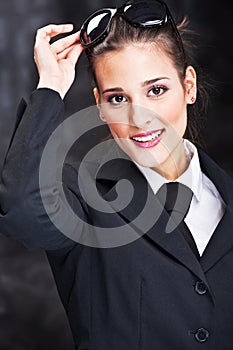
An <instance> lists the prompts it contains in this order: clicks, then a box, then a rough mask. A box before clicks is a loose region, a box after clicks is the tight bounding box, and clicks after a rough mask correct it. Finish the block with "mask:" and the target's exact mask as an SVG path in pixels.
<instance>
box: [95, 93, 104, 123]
mask: <svg viewBox="0 0 233 350" xmlns="http://www.w3.org/2000/svg"><path fill="white" fill-rule="evenodd" d="M93 94H94V97H95V103H96V105H97V107H98V109H99V113H100V119H101V120H103V121H104V122H105V117H104V115H103V114H102V111H101V106H100V95H99V91H98V89H97V88H96V87H95V88H94V89H93Z"/></svg>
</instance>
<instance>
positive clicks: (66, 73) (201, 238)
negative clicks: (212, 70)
mask: <svg viewBox="0 0 233 350" xmlns="http://www.w3.org/2000/svg"><path fill="white" fill-rule="evenodd" d="M71 30H72V26H71V25H49V26H47V27H44V28H42V29H40V30H39V31H38V33H37V38H36V44H35V60H36V64H37V67H38V71H39V75H40V80H39V84H38V89H37V90H36V91H34V92H33V94H32V97H31V100H30V102H29V104H28V106H27V107H26V106H25V105H24V104H22V105H21V107H20V110H19V122H18V125H17V128H16V131H15V134H14V137H13V139H12V142H11V146H10V149H9V152H8V155H7V158H6V162H5V167H4V171H3V175H2V184H1V214H2V215H1V225H2V231H4V232H5V233H6V234H7V235H9V236H11V237H14V238H15V239H17V240H19V241H20V242H22V243H23V244H24V245H26V246H27V247H29V248H34V247H43V248H44V249H45V250H46V252H47V256H48V259H49V262H50V265H51V268H52V270H53V273H54V277H55V280H56V283H57V288H58V291H59V294H60V297H61V300H62V302H63V305H64V307H65V310H66V312H67V315H68V318H69V321H70V325H71V329H72V332H73V336H74V341H75V346H76V349H95V350H98V349H101V350H103V349H127V350H128V349H146V350H148V349H154V348H156V349H166V350H167V349H173V350H174V349H179V350H180V349H199V348H200V347H205V349H211V350H213V349H216V350H217V349H219V350H220V349H224V350H228V349H229V350H230V349H232V346H233V335H232V326H233V313H232V307H231V305H232V301H233V293H232V292H233V278H232V267H233V250H232V246H233V235H232V224H233V215H232V209H233V203H232V198H233V196H232V188H233V187H232V180H231V179H230V178H229V177H228V176H227V175H226V174H225V173H224V172H223V171H222V170H221V169H220V168H219V167H218V166H217V165H216V164H215V163H214V162H213V161H212V160H210V159H209V158H208V156H207V155H205V154H204V153H203V152H202V151H201V150H199V149H198V150H197V149H196V147H195V146H194V144H193V143H192V142H190V141H187V140H186V139H185V140H184V138H185V137H188V138H189V139H190V140H191V141H195V129H194V125H193V122H194V120H193V119H192V118H194V117H193V116H192V110H191V108H192V107H194V105H196V103H195V102H196V99H197V98H198V99H200V98H201V94H200V91H201V88H200V87H198V86H197V77H196V71H195V69H194V67H193V66H192V65H191V64H190V59H189V57H188V55H187V51H186V49H185V48H184V46H183V43H182V39H181V36H180V33H179V32H178V30H177V28H176V26H175V24H174V21H173V19H172V17H171V14H170V12H169V10H168V8H167V6H166V5H165V4H164V3H163V2H162V1H143V2H141V1H137V2H133V3H127V4H125V5H123V6H122V7H121V8H120V9H117V10H115V9H110V10H100V11H99V12H97V13H95V14H94V15H92V16H91V17H90V18H89V19H88V20H87V21H85V23H84V25H83V26H82V28H81V33H76V34H72V35H70V36H67V37H65V38H63V39H60V40H58V41H55V42H54V43H53V44H51V45H50V39H51V38H52V37H54V36H55V35H57V34H62V33H67V32H69V31H71ZM180 30H181V31H182V27H181V28H180ZM84 49H85V50H86V53H87V56H88V59H89V62H90V65H91V69H92V73H93V77H94V81H95V88H94V96H95V99H96V104H97V106H98V108H99V115H100V118H101V119H102V120H103V122H105V123H106V124H107V125H108V128H109V130H110V132H111V135H112V138H113V139H112V140H111V139H109V138H108V139H106V138H105V139H103V138H101V139H100V140H99V143H98V147H97V146H96V142H95V141H93V139H94V138H95V137H94V135H96V130H97V129H98V127H97V129H96V125H97V124H94V126H93V130H88V132H87V133H85V135H84V139H83V140H85V142H86V141H87V143H88V147H89V149H88V152H89V151H90V149H91V148H92V147H93V148H95V147H97V149H98V152H99V150H101V152H100V153H101V154H102V155H101V157H100V155H99V154H100V153H98V152H97V153H95V152H94V156H93V155H92V156H90V157H89V158H88V157H87V158H86V153H85V152H84V151H83V149H82V147H81V146H80V145H79V144H78V146H77V147H74V149H73V151H74V152H71V155H67V154H66V152H65V154H64V157H66V160H65V165H64V169H63V172H62V180H63V186H62V188H61V187H60V184H59V181H58V179H57V177H56V174H55V176H54V174H53V173H52V170H51V169H52V168H54V167H55V168H56V160H57V159H58V158H59V156H60V153H59V152H61V146H60V145H61V142H62V141H61V138H62V137H61V138H57V137H55V142H53V143H52V152H51V153H49V156H50V157H49V158H47V162H46V161H45V162H44V159H46V152H47V150H50V151H51V148H49V147H47V145H48V144H49V145H50V146H51V144H50V143H49V142H50V141H49V140H50V139H51V137H50V136H51V134H52V133H53V132H54V130H55V134H56V131H57V130H59V132H60V129H59V128H60V123H61V122H62V121H63V102H62V99H63V97H64V96H65V94H66V93H67V91H68V90H69V88H70V86H71V84H72V82H73V79H74V75H75V64H76V62H77V60H78V58H79V56H80V54H81V53H82V51H83V50H84ZM198 89H200V90H198ZM198 92H199V94H198ZM188 107H189V108H188ZM187 110H188V112H189V113H187ZM82 121H83V120H81V122H82ZM80 124H82V123H80ZM65 125H66V124H65ZM80 127H81V125H80ZM61 130H62V132H64V130H66V129H61ZM58 135H60V136H63V135H64V134H61V133H60V134H59V133H58ZM82 136H83V135H82ZM53 141H54V140H53ZM44 149H45V151H44ZM43 151H44V152H43ZM88 152H87V153H88ZM42 153H43V154H42ZM88 154H89V153H88ZM48 159H49V161H48ZM48 162H50V163H51V164H52V166H51V167H50V165H49V164H48ZM44 165H47V166H48V168H47V167H46V166H44ZM58 168H59V166H58ZM44 170H45V171H47V178H46V181H44V177H45V175H44V174H45V171H44ZM58 172H59V171H58ZM80 172H81V175H80V174H79V173H80ZM126 180H127V181H126ZM164 183H169V184H167V187H166V186H164V185H163V184H164ZM176 183H178V186H176V185H174V184H176ZM183 185H184V186H183ZM95 187H97V190H98V192H97V191H95ZM132 187H133V190H132ZM160 188H161V189H162V190H160ZM164 188H165V190H164ZM190 189H191V191H190ZM63 190H64V193H65V195H66V197H65V198H66V199H67V201H68V206H69V207H70V208H72V212H74V213H75V218H76V221H75V220H74V221H72V220H73V219H72V220H70V218H71V216H70V211H69V210H68V211H67V210H66V208H67V205H66V204H64V203H65V201H66V199H64V197H63ZM163 190H164V191H165V192H164V193H162V194H161V192H162V191H163ZM171 190H174V191H175V195H174V197H173V203H172V205H171V203H170V206H171V207H170V208H168V207H167V205H168V197H169V196H170V192H171ZM94 192H95V194H94V195H93V196H92V194H93V193H94ZM166 192H167V193H166ZM90 193H91V195H90ZM95 196H97V197H96V198H98V201H97V202H94V200H93V202H91V200H92V199H93V198H94V199H95ZM129 197H130V198H131V201H130V203H129V202H128V198H129ZM119 198H120V199H119ZM118 199H119V200H118ZM186 199H187V205H186V208H182V207H183V204H184V202H186ZM94 204H95V205H94ZM125 204H126V205H125ZM163 206H165V208H164V209H163ZM59 220H60V221H59ZM71 231H72V232H71ZM201 344H202V345H201Z"/></svg>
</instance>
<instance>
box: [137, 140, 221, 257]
mask: <svg viewBox="0 0 233 350" xmlns="http://www.w3.org/2000/svg"><path fill="white" fill-rule="evenodd" d="M184 147H185V151H186V155H187V158H188V160H189V166H188V168H187V169H186V171H185V172H184V173H183V174H182V175H181V176H180V177H179V178H178V179H176V180H175V181H176V182H181V183H183V184H184V185H186V186H188V187H189V188H190V189H191V190H192V191H193V194H194V195H193V197H192V201H191V204H190V208H189V211H188V214H187V215H186V218H185V222H186V224H187V225H188V227H189V230H190V231H191V233H192V235H193V238H194V240H195V242H196V245H197V248H198V251H199V254H200V255H202V254H203V252H204V250H205V248H206V246H207V244H208V242H209V240H210V238H211V236H212V234H213V233H214V231H215V229H216V227H217V225H218V224H219V222H220V220H221V219H222V217H223V215H224V212H225V207H226V206H225V203H224V201H223V199H222V197H221V196H220V194H219V192H218V190H217V189H216V187H215V185H214V184H213V182H212V181H211V180H210V179H209V178H208V177H207V176H206V175H205V174H203V172H202V171H201V167H200V162H199V157H198V153H197V149H196V147H195V146H194V145H193V144H192V143H191V142H190V141H188V140H184ZM135 164H136V165H137V167H138V168H139V170H140V171H141V172H142V174H143V175H144V176H145V178H146V179H147V181H148V183H149V185H150V186H151V188H152V190H153V192H154V193H155V194H156V193H157V191H158V190H159V188H160V187H161V186H162V185H163V184H164V183H165V182H169V181H168V180H166V179H165V178H164V177H163V176H161V175H160V174H158V173H157V172H156V171H154V170H152V169H150V168H147V167H143V166H141V165H139V164H137V163H136V162H135Z"/></svg>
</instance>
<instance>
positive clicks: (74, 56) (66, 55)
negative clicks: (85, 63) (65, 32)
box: [57, 44, 84, 66]
mask: <svg viewBox="0 0 233 350" xmlns="http://www.w3.org/2000/svg"><path fill="white" fill-rule="evenodd" d="M83 50H84V48H83V47H82V45H81V44H80V45H77V44H73V45H72V46H70V47H68V48H67V49H65V50H64V51H62V52H61V53H60V54H58V55H57V57H58V60H62V59H68V60H69V61H70V62H71V64H72V65H73V66H75V64H76V62H77V60H78V58H79V56H80V55H81V53H82V51H83Z"/></svg>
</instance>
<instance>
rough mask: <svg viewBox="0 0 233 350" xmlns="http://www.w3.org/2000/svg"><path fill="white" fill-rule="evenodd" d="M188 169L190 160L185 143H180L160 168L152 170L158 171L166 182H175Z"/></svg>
mask: <svg viewBox="0 0 233 350" xmlns="http://www.w3.org/2000/svg"><path fill="white" fill-rule="evenodd" d="M187 168H188V160H187V156H186V153H185V149H184V145H183V142H179V143H178V145H177V147H176V149H175V150H174V152H173V153H172V154H169V155H168V157H167V159H166V161H164V162H163V163H162V164H160V167H159V169H158V168H156V169H155V168H152V170H155V171H157V172H158V173H159V174H160V175H162V176H163V177H164V178H165V179H166V180H169V181H175V180H177V178H178V177H180V176H181V175H182V174H183V173H184V172H185V170H186V169H187Z"/></svg>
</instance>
